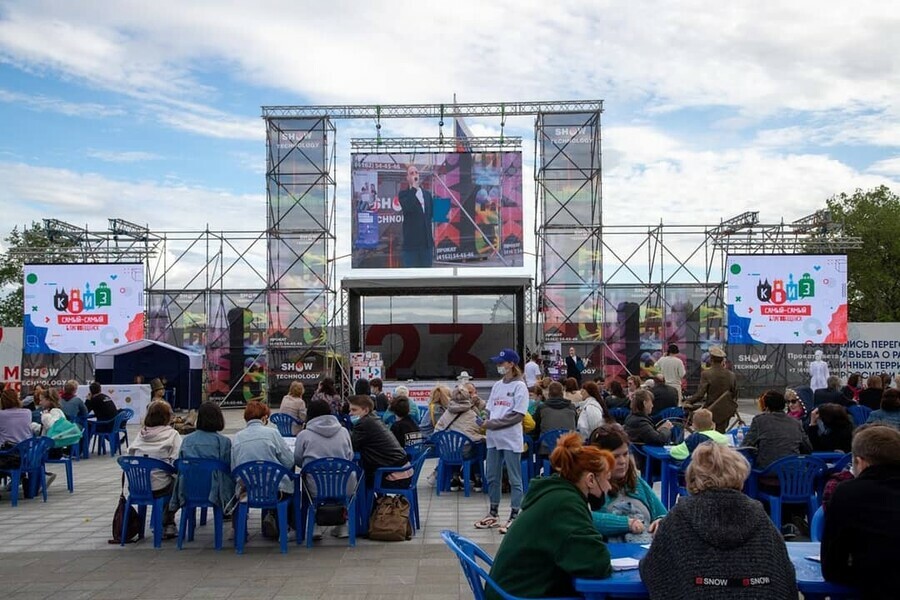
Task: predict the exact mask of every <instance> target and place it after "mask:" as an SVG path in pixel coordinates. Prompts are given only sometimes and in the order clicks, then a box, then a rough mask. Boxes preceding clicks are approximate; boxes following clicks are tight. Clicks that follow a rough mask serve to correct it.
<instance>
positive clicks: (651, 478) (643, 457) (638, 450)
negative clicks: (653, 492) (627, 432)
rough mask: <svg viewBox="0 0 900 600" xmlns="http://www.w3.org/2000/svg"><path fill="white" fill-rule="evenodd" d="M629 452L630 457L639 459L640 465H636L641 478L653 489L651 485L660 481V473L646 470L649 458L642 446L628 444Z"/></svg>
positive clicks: (649, 469)
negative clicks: (639, 470)
mask: <svg viewBox="0 0 900 600" xmlns="http://www.w3.org/2000/svg"><path fill="white" fill-rule="evenodd" d="M628 448H629V450H630V451H631V455H632V456H633V457H635V458H637V457H640V464H639V465H638V466H639V467H640V469H641V477H643V478H644V481H646V482H647V483H648V484H649V485H650V486H651V487H653V483H654V482H656V481H658V480H659V479H660V477H659V476H660V475H661V473H659V472H658V471H657V472H655V473H654V472H653V469H651V468H648V465H649V464H651V463H650V462H649V461H650V458H649V457H648V456H647V453H646V452H644V445H643V444H629V445H628Z"/></svg>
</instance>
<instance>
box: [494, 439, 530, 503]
mask: <svg viewBox="0 0 900 600" xmlns="http://www.w3.org/2000/svg"><path fill="white" fill-rule="evenodd" d="M504 464H505V465H506V475H507V477H509V490H510V493H511V494H512V498H511V500H510V504H511V508H512V509H513V510H519V509H520V508H522V495H523V494H522V453H521V452H516V451H514V450H498V449H497V448H488V449H487V467H486V469H485V470H486V471H487V480H488V497H489V498H490V501H491V506H498V505H499V504H500V491H501V486H502V485H503V465H504Z"/></svg>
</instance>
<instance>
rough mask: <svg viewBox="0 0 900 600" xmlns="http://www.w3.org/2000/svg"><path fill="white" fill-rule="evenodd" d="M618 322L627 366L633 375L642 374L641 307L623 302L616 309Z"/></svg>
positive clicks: (633, 303) (634, 303) (635, 303)
mask: <svg viewBox="0 0 900 600" xmlns="http://www.w3.org/2000/svg"><path fill="white" fill-rule="evenodd" d="M616 322H617V324H618V326H619V331H620V332H621V339H622V340H624V342H625V343H624V349H623V350H624V355H625V360H624V362H625V366H627V367H628V370H629V371H630V372H631V374H632V375H639V374H640V372H641V305H640V304H638V303H637V302H621V303H619V306H618V307H616Z"/></svg>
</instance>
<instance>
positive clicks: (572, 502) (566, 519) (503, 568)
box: [485, 433, 615, 599]
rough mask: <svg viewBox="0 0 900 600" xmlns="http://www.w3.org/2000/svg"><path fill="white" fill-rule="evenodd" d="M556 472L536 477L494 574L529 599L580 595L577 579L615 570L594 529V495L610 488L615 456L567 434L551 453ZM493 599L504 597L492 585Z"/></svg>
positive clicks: (504, 586)
mask: <svg viewBox="0 0 900 600" xmlns="http://www.w3.org/2000/svg"><path fill="white" fill-rule="evenodd" d="M550 463H551V464H552V465H553V469H554V471H555V473H554V474H553V475H552V476H550V477H546V478H540V479H534V480H532V482H531V484H530V485H529V487H528V494H527V495H526V496H525V501H524V503H523V505H522V512H521V514H520V515H519V516H518V518H517V519H516V520H515V522H514V523H513V524H512V525H511V526H510V528H509V532H508V533H507V534H506V537H505V538H504V539H503V543H501V544H500V549H499V550H498V551H497V556H496V557H495V558H494V565H493V566H492V567H491V577H492V578H493V579H494V581H496V582H497V584H498V585H499V586H500V588H501V589H503V590H504V591H505V592H506V593H507V594H510V595H512V596H520V597H526V598H548V597H556V598H559V597H575V596H577V595H578V594H576V593H575V589H574V588H573V587H572V579H573V578H575V577H590V578H595V579H599V578H603V577H609V575H610V572H611V571H610V563H609V551H608V550H607V548H606V545H605V544H604V543H603V537H602V536H601V535H600V534H599V533H598V532H597V530H596V529H594V524H593V521H592V520H591V512H590V509H589V507H588V498H589V497H591V496H594V497H602V496H603V495H604V494H605V493H606V492H607V490H609V489H610V484H609V477H610V475H611V474H612V470H613V465H614V464H615V459H614V458H613V455H612V454H611V453H610V452H609V451H608V450H601V449H600V448H595V447H593V446H585V445H584V444H583V443H582V441H581V436H579V435H578V434H577V433H569V434H566V435H564V436H562V437H561V438H560V439H559V442H558V443H557V445H556V448H555V449H554V450H553V452H552V454H551V455H550ZM485 594H486V597H487V598H489V599H495V598H499V596H498V595H497V594H496V592H495V591H494V590H493V588H491V587H490V586H489V587H488V588H487V589H486V590H485Z"/></svg>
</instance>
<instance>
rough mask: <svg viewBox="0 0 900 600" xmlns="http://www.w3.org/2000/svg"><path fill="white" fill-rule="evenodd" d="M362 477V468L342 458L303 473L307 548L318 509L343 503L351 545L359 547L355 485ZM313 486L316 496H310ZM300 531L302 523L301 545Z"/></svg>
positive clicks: (326, 460)
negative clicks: (357, 542) (326, 505)
mask: <svg viewBox="0 0 900 600" xmlns="http://www.w3.org/2000/svg"><path fill="white" fill-rule="evenodd" d="M354 476H355V481H354ZM362 478H363V470H362V467H360V466H359V465H357V464H355V463H353V462H351V461H349V460H344V459H342V458H319V459H316V460H314V461H312V462H310V463H308V464H307V465H306V466H305V467H303V468H302V469H301V470H300V479H301V481H303V482H306V485H305V486H304V488H305V489H306V491H307V493H306V499H305V500H306V501H305V502H304V506H303V512H304V514H303V515H302V517H301V520H302V521H303V522H304V523H305V529H306V547H307V548H312V545H313V533H314V531H315V525H316V510H317V509H318V508H319V507H320V506H322V505H324V504H343V505H344V506H345V507H346V508H347V533H349V540H350V546H351V547H352V546H356V521H357V519H356V513H357V501H356V497H357V494H356V486H358V485H359V483H360V481H362ZM376 481H377V480H376ZM310 484H312V485H313V486H315V489H316V495H315V496H311V495H310V493H309V489H310ZM393 491H397V492H398V491H400V490H393ZM363 509H365V507H364V508H363ZM299 529H300V524H299V523H298V524H297V530H298V531H297V543H298V544H299V543H300V531H299Z"/></svg>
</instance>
